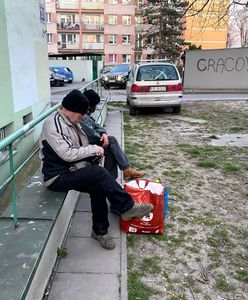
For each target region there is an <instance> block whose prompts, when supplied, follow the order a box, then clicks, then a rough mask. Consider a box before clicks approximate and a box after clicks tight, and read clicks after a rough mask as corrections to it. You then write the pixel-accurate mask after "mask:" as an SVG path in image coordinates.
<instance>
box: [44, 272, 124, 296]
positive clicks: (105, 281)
mask: <svg viewBox="0 0 248 300" xmlns="http://www.w3.org/2000/svg"><path fill="white" fill-rule="evenodd" d="M118 286H119V278H118V276H117V275H116V274H81V273H80V274H74V273H56V275H55V281H54V284H53V289H52V290H51V293H50V297H49V299H53V300H61V299H63V300H82V299H83V300H95V299H96V300H97V299H99V300H110V299H115V300H118V299H119V290H118ZM85 291H87V292H85Z"/></svg>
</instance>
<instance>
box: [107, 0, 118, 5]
mask: <svg viewBox="0 0 248 300" xmlns="http://www.w3.org/2000/svg"><path fill="white" fill-rule="evenodd" d="M108 3H109V4H117V0H109V1H108Z"/></svg>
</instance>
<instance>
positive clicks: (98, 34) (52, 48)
mask: <svg viewBox="0 0 248 300" xmlns="http://www.w3.org/2000/svg"><path fill="white" fill-rule="evenodd" d="M143 1H145V0H45V3H46V18H47V42H48V52H49V54H68V53H70V54H73V53H75V57H74V58H75V59H76V58H77V59H79V58H78V55H79V54H81V53H83V54H85V55H87V53H89V54H91V55H92V54H94V53H97V54H102V55H103V57H104V63H105V64H111V63H134V62H135V61H137V60H141V59H146V58H150V57H152V49H147V50H144V49H143V48H142V46H143V41H142V34H143V29H144V26H146V24H144V22H143V21H144V20H143V16H142V10H141V7H142V4H143ZM192 1H193V0H191V2H192ZM204 1H205V0H204ZM204 1H202V0H199V1H197V2H196V4H195V5H196V7H195V9H200V8H201V6H202V5H204V3H205V2H204ZM223 1H224V2H223ZM223 1H219V0H216V1H214V7H209V6H206V7H205V8H204V9H203V10H202V11H201V12H200V13H199V14H195V15H194V16H189V17H187V18H186V29H185V32H184V38H185V40H186V41H187V42H191V43H192V44H196V45H197V46H200V45H201V46H202V49H215V48H225V47H226V39H227V20H226V17H224V18H223V19H222V20H221V21H220V22H218V17H219V13H220V10H221V9H222V8H223V6H225V5H226V4H227V3H228V0H223ZM211 3H212V2H211ZM211 5H212V4H211ZM211 9H212V10H214V11H215V13H209V11H210V10H211Z"/></svg>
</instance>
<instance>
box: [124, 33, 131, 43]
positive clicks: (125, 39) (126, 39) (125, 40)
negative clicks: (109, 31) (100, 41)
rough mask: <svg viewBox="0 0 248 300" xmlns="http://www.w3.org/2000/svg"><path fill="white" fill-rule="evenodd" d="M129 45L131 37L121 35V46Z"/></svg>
mask: <svg viewBox="0 0 248 300" xmlns="http://www.w3.org/2000/svg"><path fill="white" fill-rule="evenodd" d="M130 44H131V35H123V36H122V45H130Z"/></svg>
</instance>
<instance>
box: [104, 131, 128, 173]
mask: <svg viewBox="0 0 248 300" xmlns="http://www.w3.org/2000/svg"><path fill="white" fill-rule="evenodd" d="M108 138H109V145H108V147H106V148H105V149H104V150H105V151H104V155H105V160H104V168H105V169H107V170H108V171H109V173H110V174H111V175H112V176H113V177H114V178H117V177H118V168H117V166H119V168H120V169H121V170H124V169H125V168H128V167H129V166H130V164H129V161H128V159H127V157H126V155H125V153H124V152H123V150H122V149H121V147H120V145H119V143H118V141H117V139H116V138H115V137H114V136H109V137H108Z"/></svg>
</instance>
